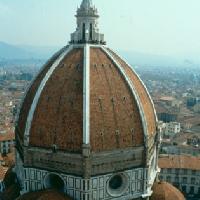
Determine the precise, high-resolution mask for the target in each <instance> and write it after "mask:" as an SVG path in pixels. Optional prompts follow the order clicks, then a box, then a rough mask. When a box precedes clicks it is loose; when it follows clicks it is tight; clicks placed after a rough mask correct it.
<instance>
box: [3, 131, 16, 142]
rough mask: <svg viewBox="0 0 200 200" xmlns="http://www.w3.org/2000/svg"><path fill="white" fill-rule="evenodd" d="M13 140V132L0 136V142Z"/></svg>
mask: <svg viewBox="0 0 200 200" xmlns="http://www.w3.org/2000/svg"><path fill="white" fill-rule="evenodd" d="M14 139H15V134H14V133H13V132H9V133H6V134H0V142H3V141H9V140H14Z"/></svg>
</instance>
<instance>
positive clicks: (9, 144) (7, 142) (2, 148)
mask: <svg viewBox="0 0 200 200" xmlns="http://www.w3.org/2000/svg"><path fill="white" fill-rule="evenodd" d="M14 144H15V134H14V133H12V132H11V133H7V134H0V153H1V154H3V155H6V154H8V153H10V152H11V150H12V149H13V147H14Z"/></svg>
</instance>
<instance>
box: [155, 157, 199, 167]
mask: <svg viewBox="0 0 200 200" xmlns="http://www.w3.org/2000/svg"><path fill="white" fill-rule="evenodd" d="M158 165H159V167H160V168H161V169H191V170H200V158H199V157H194V156H189V155H166V156H162V157H160V158H159V161H158Z"/></svg>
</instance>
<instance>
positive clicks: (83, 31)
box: [82, 23, 85, 42]
mask: <svg viewBox="0 0 200 200" xmlns="http://www.w3.org/2000/svg"><path fill="white" fill-rule="evenodd" d="M82 40H83V42H84V41H85V23H83V30H82Z"/></svg>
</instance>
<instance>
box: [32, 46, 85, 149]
mask: <svg viewBox="0 0 200 200" xmlns="http://www.w3.org/2000/svg"><path fill="white" fill-rule="evenodd" d="M82 118H83V49H73V50H72V51H71V52H70V53H69V54H68V55H67V56H66V57H65V58H64V60H63V61H62V62H61V63H60V65H59V66H58V67H57V68H56V69H55V71H54V72H53V74H52V75H51V77H50V78H49V80H48V81H47V83H46V86H45V88H44V90H43V92H42V94H41V96H40V99H39V102H38V105H37V107H36V110H35V114H34V118H33V121H32V126H31V131H30V145H31V146H39V147H46V148H52V146H53V145H56V147H57V148H58V149H61V150H68V151H73V152H80V151H81V147H82V140H83V139H82V137H83V136H82V135H83V134H82V132H83V130H82V129H83V128H82V124H83V121H82Z"/></svg>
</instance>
